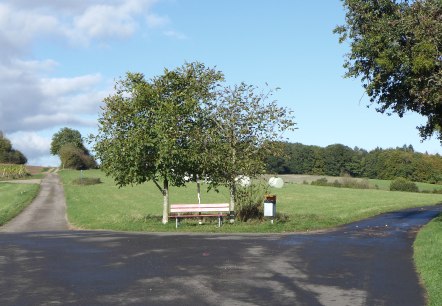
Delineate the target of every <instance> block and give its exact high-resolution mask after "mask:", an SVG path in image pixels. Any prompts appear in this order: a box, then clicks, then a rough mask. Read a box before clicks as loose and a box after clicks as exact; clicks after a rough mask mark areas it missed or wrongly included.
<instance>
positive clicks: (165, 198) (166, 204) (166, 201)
mask: <svg viewBox="0 0 442 306" xmlns="http://www.w3.org/2000/svg"><path fill="white" fill-rule="evenodd" d="M167 222H169V181H168V180H167V179H164V181H163V224H166V223H167Z"/></svg>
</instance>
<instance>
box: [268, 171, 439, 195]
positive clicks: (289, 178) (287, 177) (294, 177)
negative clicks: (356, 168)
mask: <svg viewBox="0 0 442 306" xmlns="http://www.w3.org/2000/svg"><path fill="white" fill-rule="evenodd" d="M267 177H269V176H267ZM278 177H281V178H282V179H283V180H284V182H286V183H293V184H304V183H308V184H310V183H311V182H313V181H316V180H318V179H321V178H326V179H327V181H329V182H334V181H336V180H337V181H340V182H341V181H342V180H344V178H342V177H334V176H325V175H304V174H283V175H278ZM345 179H348V178H345ZM352 179H353V180H356V181H363V180H367V179H362V178H352ZM368 182H369V184H370V187H371V188H376V186H377V187H378V188H379V189H381V190H390V183H391V181H389V180H375V179H368ZM416 184H417V186H418V187H419V190H420V191H424V190H426V191H433V190H434V189H436V190H442V185H436V184H427V183H416Z"/></svg>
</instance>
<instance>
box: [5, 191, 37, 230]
mask: <svg viewBox="0 0 442 306" xmlns="http://www.w3.org/2000/svg"><path fill="white" fill-rule="evenodd" d="M39 189H40V185H37V184H9V183H0V226H1V225H3V224H5V223H6V222H8V221H9V220H11V219H12V218H14V217H15V216H17V215H18V214H19V213H20V212H21V211H22V210H23V209H24V208H26V207H27V206H28V205H29V204H30V203H31V202H32V200H33V199H34V198H35V197H36V196H37V194H38V191H39Z"/></svg>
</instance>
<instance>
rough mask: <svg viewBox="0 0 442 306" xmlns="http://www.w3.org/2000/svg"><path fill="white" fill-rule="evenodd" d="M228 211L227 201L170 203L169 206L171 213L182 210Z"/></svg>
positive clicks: (181, 211)
mask: <svg viewBox="0 0 442 306" xmlns="http://www.w3.org/2000/svg"><path fill="white" fill-rule="evenodd" d="M211 211H212V212H216V211H218V212H228V211H230V209H229V203H212V204H172V205H171V206H170V212H171V213H183V212H195V213H197V212H211Z"/></svg>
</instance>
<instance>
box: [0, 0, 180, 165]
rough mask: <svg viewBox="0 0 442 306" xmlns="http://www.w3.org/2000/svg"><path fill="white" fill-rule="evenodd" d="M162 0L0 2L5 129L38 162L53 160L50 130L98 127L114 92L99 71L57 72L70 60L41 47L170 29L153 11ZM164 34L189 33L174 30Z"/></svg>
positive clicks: (0, 100) (0, 106)
mask: <svg viewBox="0 0 442 306" xmlns="http://www.w3.org/2000/svg"><path fill="white" fill-rule="evenodd" d="M156 2H157V0H75V1H73V0H56V1H54V0H39V1H35V0H0V46H1V52H0V131H3V132H5V133H6V134H7V135H9V137H10V138H11V140H12V141H13V142H14V146H15V147H16V148H17V149H19V150H20V151H22V152H23V153H24V154H25V155H26V156H27V157H28V159H29V160H30V163H32V162H42V161H44V160H50V158H49V159H48V155H47V150H48V148H49V143H50V139H48V136H47V135H46V134H45V132H42V131H48V130H54V129H55V130H56V129H59V128H60V127H64V126H71V127H75V128H85V129H89V128H90V127H92V126H93V127H96V124H97V123H96V116H97V115H98V112H99V106H100V102H101V101H102V100H103V98H104V97H106V96H108V95H109V93H110V92H111V88H110V86H111V84H108V83H107V79H106V78H105V77H104V76H103V75H102V74H100V73H99V72H97V71H90V73H85V74H83V75H77V76H73V77H60V76H57V77H54V76H52V74H54V73H57V74H58V75H59V70H60V69H62V68H63V63H62V62H58V61H57V60H56V59H50V58H49V59H36V58H34V57H33V54H32V51H33V50H34V46H35V45H37V44H40V43H42V42H44V41H48V40H49V41H51V42H54V43H59V44H60V46H61V48H71V47H73V46H74V47H75V48H83V47H86V48H88V47H89V46H94V45H95V46H101V45H107V43H108V42H109V41H113V40H120V39H127V38H129V37H132V36H133V35H135V34H136V32H137V31H140V30H141V29H142V27H145V28H150V29H151V30H154V29H156V30H157V31H158V30H159V29H161V30H159V31H163V30H164V29H166V27H168V26H169V25H170V23H171V21H170V20H169V18H168V17H167V16H161V15H158V14H155V13H154V12H153V11H152V6H153V4H154V3H156ZM162 33H164V34H165V35H167V36H169V37H173V38H178V39H185V38H186V36H185V35H183V34H181V33H179V32H175V31H172V30H170V31H166V32H162ZM112 77H114V76H112ZM45 154H46V155H45Z"/></svg>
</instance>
